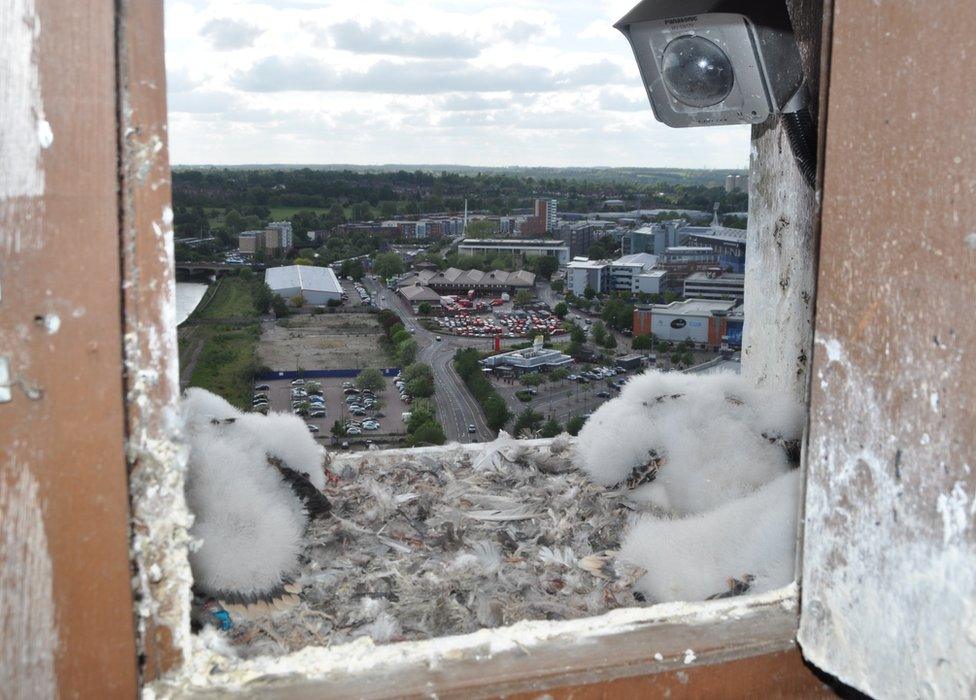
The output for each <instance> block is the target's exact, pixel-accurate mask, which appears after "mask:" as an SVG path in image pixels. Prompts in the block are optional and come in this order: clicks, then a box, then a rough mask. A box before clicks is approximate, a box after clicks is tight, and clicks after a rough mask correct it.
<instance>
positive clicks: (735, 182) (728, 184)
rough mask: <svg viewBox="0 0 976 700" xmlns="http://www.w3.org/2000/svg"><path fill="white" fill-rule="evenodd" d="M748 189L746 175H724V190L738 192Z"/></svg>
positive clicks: (747, 177)
mask: <svg viewBox="0 0 976 700" xmlns="http://www.w3.org/2000/svg"><path fill="white" fill-rule="evenodd" d="M748 189H749V176H748V175H726V176H725V191H726V192H738V191H740V190H748Z"/></svg>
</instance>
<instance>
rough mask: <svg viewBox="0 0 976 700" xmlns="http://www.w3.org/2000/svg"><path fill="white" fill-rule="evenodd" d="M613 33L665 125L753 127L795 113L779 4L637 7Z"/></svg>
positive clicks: (738, 1)
mask: <svg viewBox="0 0 976 700" xmlns="http://www.w3.org/2000/svg"><path fill="white" fill-rule="evenodd" d="M614 27H616V28H617V29H619V30H620V31H621V32H622V33H623V34H624V36H626V37H627V39H628V41H630V45H631V47H632V48H633V50H634V56H635V57H636V59H637V64H638V66H639V67H640V72H641V77H642V78H643V81H644V86H645V87H646V88H647V96H648V98H649V99H650V102H651V109H652V110H653V111H654V116H655V118H656V119H657V120H658V121H661V122H664V123H665V124H667V125H668V126H673V127H687V126H716V125H725V124H758V123H761V122H764V121H766V120H767V119H769V118H770V117H771V116H774V115H777V114H780V113H781V112H784V111H796V110H797V109H798V108H800V107H802V106H803V95H804V94H805V92H804V90H803V67H802V64H801V63H800V52H799V49H798V48H797V45H796V39H795V38H794V36H793V28H792V26H791V24H790V18H789V14H788V13H787V11H786V6H785V4H784V3H783V1H782V0H753V1H749V0H643V2H641V3H640V4H638V5H637V6H636V7H634V9H632V10H631V11H630V12H628V13H627V14H626V15H625V16H624V17H623V18H622V19H621V20H620V21H619V22H617V23H616V24H615V25H614Z"/></svg>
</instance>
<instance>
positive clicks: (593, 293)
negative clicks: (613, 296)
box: [583, 287, 596, 301]
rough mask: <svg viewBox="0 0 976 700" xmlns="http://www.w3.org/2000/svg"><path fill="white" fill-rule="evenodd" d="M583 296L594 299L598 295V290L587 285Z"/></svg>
mask: <svg viewBox="0 0 976 700" xmlns="http://www.w3.org/2000/svg"><path fill="white" fill-rule="evenodd" d="M583 296H584V297H586V298H587V299H588V300H590V301H593V299H594V298H595V297H596V290H595V289H593V287H587V288H586V289H584V290H583Z"/></svg>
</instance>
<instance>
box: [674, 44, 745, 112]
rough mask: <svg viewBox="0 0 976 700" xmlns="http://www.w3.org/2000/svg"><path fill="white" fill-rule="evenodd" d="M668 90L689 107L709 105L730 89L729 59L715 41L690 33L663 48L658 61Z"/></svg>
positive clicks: (713, 103) (730, 65)
mask: <svg viewBox="0 0 976 700" xmlns="http://www.w3.org/2000/svg"><path fill="white" fill-rule="evenodd" d="M661 73H662V76H663V78H664V85H665V87H667V89H668V92H670V93H671V95H672V96H673V97H674V99H676V100H678V101H679V102H681V103H682V104H686V105H688V106H689V107H711V106H712V105H715V104H718V103H719V102H721V101H722V100H724V99H725V98H726V97H727V96H728V94H729V93H730V92H731V91H732V83H733V80H734V76H733V73H732V62H731V61H729V57H728V56H726V55H725V52H724V51H722V49H720V48H719V47H718V46H717V45H716V44H715V43H714V42H711V41H709V40H708V39H705V38H703V37H700V36H692V35H690V34H688V35H685V36H679V37H678V38H677V39H674V40H672V41H671V43H670V44H668V45H667V46H666V47H665V49H664V58H663V60H662V65H661Z"/></svg>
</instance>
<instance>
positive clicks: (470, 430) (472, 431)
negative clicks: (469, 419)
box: [468, 423, 478, 433]
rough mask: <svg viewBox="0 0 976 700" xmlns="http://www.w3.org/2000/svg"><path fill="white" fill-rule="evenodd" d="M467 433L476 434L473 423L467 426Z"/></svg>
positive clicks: (476, 430)
mask: <svg viewBox="0 0 976 700" xmlns="http://www.w3.org/2000/svg"><path fill="white" fill-rule="evenodd" d="M468 432H469V433H476V432H478V429H477V428H476V427H474V423H472V424H471V425H469V426H468Z"/></svg>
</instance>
